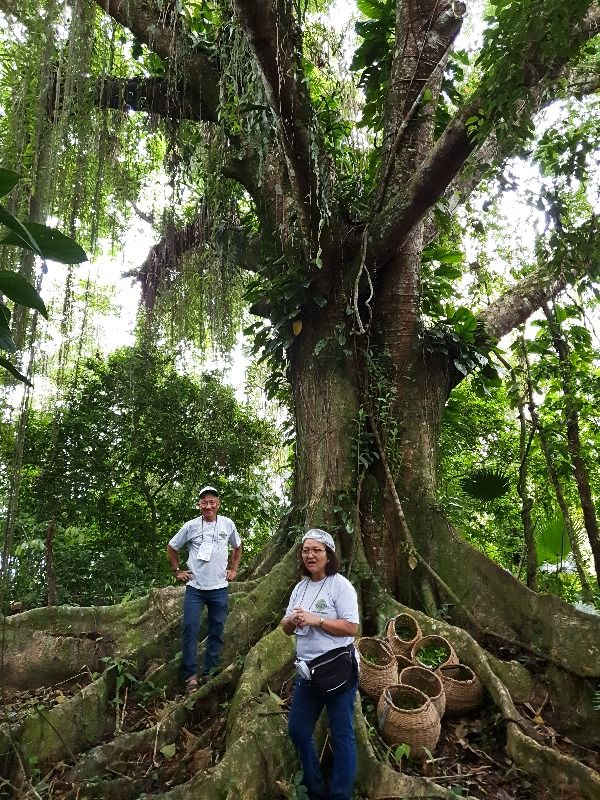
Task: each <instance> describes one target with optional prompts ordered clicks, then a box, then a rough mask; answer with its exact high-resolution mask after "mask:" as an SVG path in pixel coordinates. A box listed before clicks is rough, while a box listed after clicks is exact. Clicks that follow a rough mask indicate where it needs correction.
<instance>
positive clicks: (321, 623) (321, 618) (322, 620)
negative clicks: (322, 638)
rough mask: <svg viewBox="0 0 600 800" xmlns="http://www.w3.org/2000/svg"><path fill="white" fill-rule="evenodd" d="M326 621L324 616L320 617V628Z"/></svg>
mask: <svg viewBox="0 0 600 800" xmlns="http://www.w3.org/2000/svg"><path fill="white" fill-rule="evenodd" d="M324 622H325V620H324V619H323V617H319V628H322V627H323V623H324Z"/></svg>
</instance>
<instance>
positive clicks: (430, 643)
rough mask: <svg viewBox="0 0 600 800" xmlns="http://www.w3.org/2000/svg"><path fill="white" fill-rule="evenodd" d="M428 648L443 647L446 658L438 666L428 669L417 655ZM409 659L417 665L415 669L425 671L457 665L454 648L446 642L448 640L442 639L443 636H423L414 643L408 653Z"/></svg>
mask: <svg viewBox="0 0 600 800" xmlns="http://www.w3.org/2000/svg"><path fill="white" fill-rule="evenodd" d="M430 647H435V648H438V647H443V648H444V650H445V651H446V653H447V654H448V657H447V658H446V660H445V661H442V662H441V663H440V664H436V665H435V666H432V667H429V666H428V665H427V664H424V663H423V662H422V661H419V653H420V652H421V651H422V650H425V649H426V648H430ZM410 657H411V658H412V660H413V662H414V663H415V664H416V665H417V667H425V669H430V670H436V669H440V667H445V666H446V664H458V656H457V655H456V653H455V652H454V648H453V647H452V645H451V644H450V642H449V641H448V639H444V637H443V636H424V637H423V638H422V639H419V641H418V642H415V644H413V646H412V650H411V651H410Z"/></svg>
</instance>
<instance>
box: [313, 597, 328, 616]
mask: <svg viewBox="0 0 600 800" xmlns="http://www.w3.org/2000/svg"><path fill="white" fill-rule="evenodd" d="M326 608H327V600H325V598H324V597H320V598H319V599H318V600H317V602H316V603H315V611H318V612H319V613H321V612H322V611H325V609H326Z"/></svg>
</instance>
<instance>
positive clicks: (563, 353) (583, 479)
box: [542, 303, 600, 585]
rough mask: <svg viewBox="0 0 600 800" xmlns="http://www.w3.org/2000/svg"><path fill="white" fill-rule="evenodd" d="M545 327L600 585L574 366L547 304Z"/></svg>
mask: <svg viewBox="0 0 600 800" xmlns="http://www.w3.org/2000/svg"><path fill="white" fill-rule="evenodd" d="M542 308H543V310H544V314H545V315H546V319H547V320H548V327H549V329H550V333H551V335H552V341H553V344H554V349H555V350H556V352H557V354H558V360H559V362H560V376H561V381H562V387H563V394H564V398H565V427H566V431H567V445H568V448H569V455H570V456H571V463H572V464H573V473H574V475H575V482H576V484H577V491H578V492H579V500H580V502H581V510H582V512H583V522H584V525H585V530H586V532H587V535H588V539H589V542H590V547H591V548H592V555H593V557H594V566H595V568H596V580H597V581H598V584H599V585H600V530H599V529H598V517H597V515H596V507H595V505H594V499H593V497H592V489H591V486H590V479H589V475H588V468H587V464H586V463H585V460H584V458H583V454H582V451H581V436H580V433H579V413H578V411H577V401H576V398H575V387H574V385H573V367H572V364H571V360H570V358H569V345H568V343H567V341H566V339H565V338H564V336H563V335H562V331H561V329H560V323H559V322H558V320H557V318H556V315H555V314H553V313H552V312H551V311H550V308H549V307H548V305H547V303H544V304H543V305H542Z"/></svg>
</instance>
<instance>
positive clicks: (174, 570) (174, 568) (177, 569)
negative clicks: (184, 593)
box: [173, 567, 179, 575]
mask: <svg viewBox="0 0 600 800" xmlns="http://www.w3.org/2000/svg"><path fill="white" fill-rule="evenodd" d="M173 572H174V573H175V575H177V573H178V572H179V567H173Z"/></svg>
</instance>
